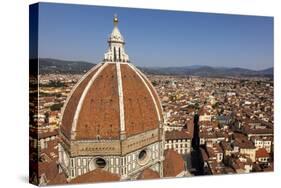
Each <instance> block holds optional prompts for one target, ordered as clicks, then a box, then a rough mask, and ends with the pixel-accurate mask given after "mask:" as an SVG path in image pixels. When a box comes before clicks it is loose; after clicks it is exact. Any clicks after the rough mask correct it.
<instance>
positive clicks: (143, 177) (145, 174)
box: [137, 168, 160, 180]
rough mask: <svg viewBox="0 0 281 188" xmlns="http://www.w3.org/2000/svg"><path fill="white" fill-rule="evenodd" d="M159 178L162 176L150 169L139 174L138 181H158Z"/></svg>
mask: <svg viewBox="0 0 281 188" xmlns="http://www.w3.org/2000/svg"><path fill="white" fill-rule="evenodd" d="M158 178H160V175H159V173H158V172H156V171H154V170H152V169H150V168H146V169H144V170H143V171H142V172H141V173H140V174H139V176H138V178H137V179H139V180H146V179H158Z"/></svg>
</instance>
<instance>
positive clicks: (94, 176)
mask: <svg viewBox="0 0 281 188" xmlns="http://www.w3.org/2000/svg"><path fill="white" fill-rule="evenodd" d="M119 180H120V176H119V175H117V174H113V173H110V172H108V171H106V170H102V169H95V170H93V171H90V172H88V173H86V174H83V175H81V176H78V177H76V178H74V179H72V180H71V181H70V183H94V182H108V181H119Z"/></svg>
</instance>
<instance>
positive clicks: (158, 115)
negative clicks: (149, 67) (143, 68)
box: [128, 63, 161, 122]
mask: <svg viewBox="0 0 281 188" xmlns="http://www.w3.org/2000/svg"><path fill="white" fill-rule="evenodd" d="M128 65H129V67H131V69H133V70H134V71H135V72H136V73H137V75H138V76H139V78H140V79H141V80H142V82H143V84H144V85H145V87H146V89H147V90H148V91H149V94H150V96H151V97H152V100H153V104H154V106H155V108H156V112H157V117H158V120H159V122H161V117H160V113H159V109H158V106H157V104H156V101H155V98H154V96H153V94H152V92H151V90H150V88H149V87H148V85H147V84H146V82H145V81H144V79H143V78H142V76H141V75H140V73H139V72H138V71H137V68H136V67H134V66H133V65H132V64H129V63H128Z"/></svg>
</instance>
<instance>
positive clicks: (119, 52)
mask: <svg viewBox="0 0 281 188" xmlns="http://www.w3.org/2000/svg"><path fill="white" fill-rule="evenodd" d="M119 61H121V50H120V48H119Z"/></svg>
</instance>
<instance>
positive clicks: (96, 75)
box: [71, 63, 108, 139]
mask: <svg viewBox="0 0 281 188" xmlns="http://www.w3.org/2000/svg"><path fill="white" fill-rule="evenodd" d="M107 65H108V64H107V63H104V64H103V65H102V66H101V67H100V69H99V70H98V71H97V72H96V73H95V74H94V75H93V77H92V78H91V80H90V81H89V83H88V84H87V86H86V88H85V89H84V91H83V93H82V95H81V97H80V100H79V103H78V105H77V108H76V111H75V115H74V118H73V122H72V128H71V132H72V133H75V131H76V127H77V120H78V117H79V114H80V110H81V108H82V104H83V102H84V99H85V97H86V94H87V93H88V91H89V89H90V88H91V86H92V84H93V83H94V81H95V80H96V78H97V77H98V75H99V74H100V73H101V71H103V69H104V68H105V67H106V66H107ZM75 136H76V135H74V136H72V135H71V138H72V137H73V138H72V139H75Z"/></svg>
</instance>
